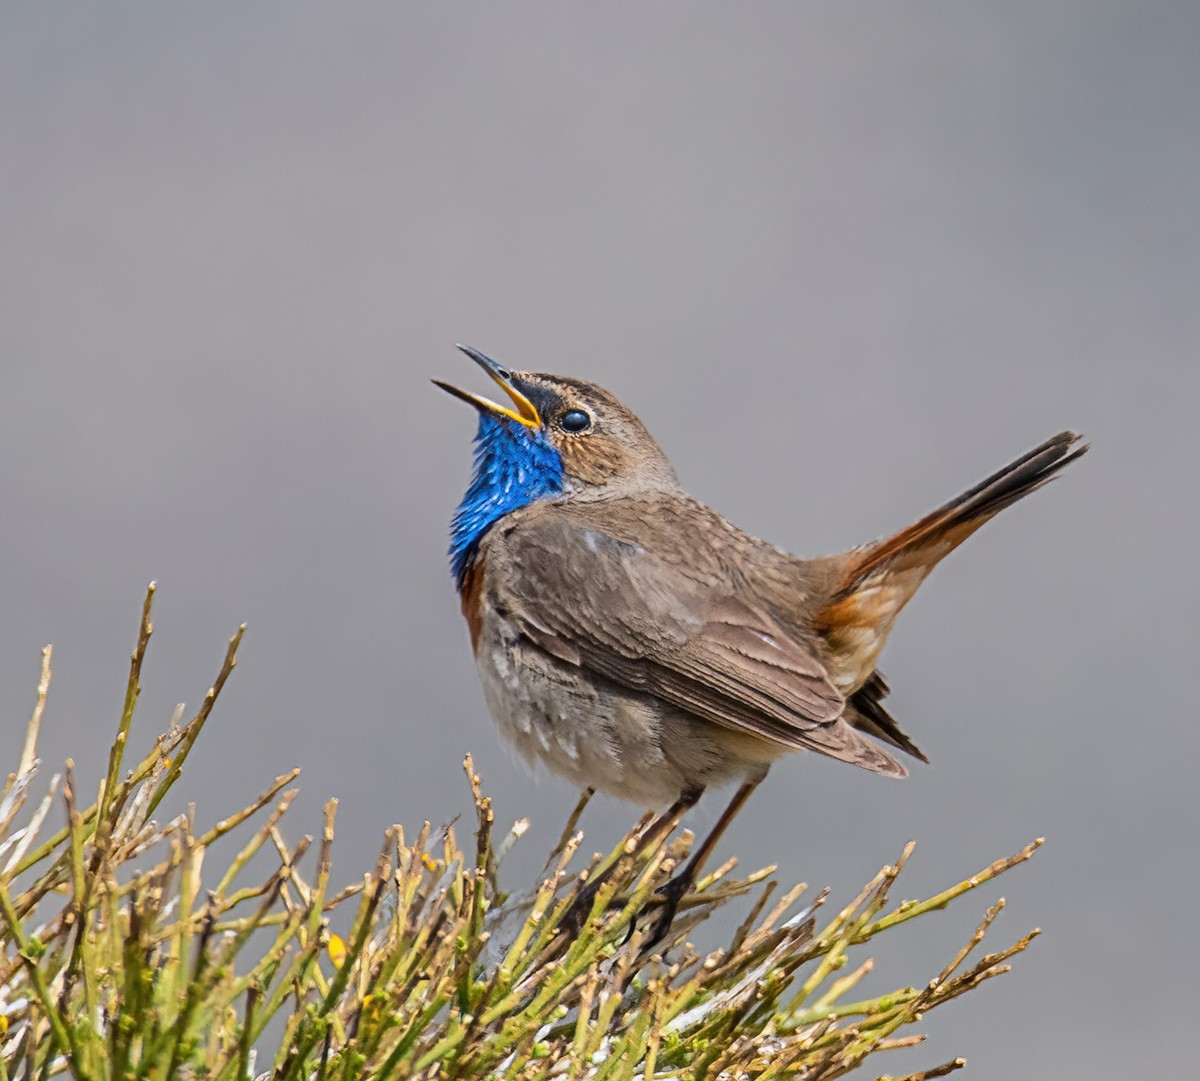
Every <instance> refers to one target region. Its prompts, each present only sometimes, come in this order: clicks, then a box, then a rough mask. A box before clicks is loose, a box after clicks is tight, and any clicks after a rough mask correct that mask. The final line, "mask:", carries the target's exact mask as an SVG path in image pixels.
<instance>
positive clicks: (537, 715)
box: [434, 346, 1087, 921]
mask: <svg viewBox="0 0 1200 1081" xmlns="http://www.w3.org/2000/svg"><path fill="white" fill-rule="evenodd" d="M459 348H460V349H462V351H463V352H464V353H466V354H467V356H469V357H470V358H471V359H472V360H474V361H475V363H476V364H478V365H479V366H480V367H481V368H482V369H483V370H484V371H485V372H486V373H487V374H488V375H489V376H490V377H491V379H492V380H493V381H494V382H495V383H496V384H497V385H498V386H499V387H500V389H501V390H502V391H503V392H504V396H505V397H506V398H507V404H501V403H498V402H494V401H491V400H489V399H487V398H485V397H482V396H480V395H477V394H472V393H470V392H468V391H465V390H460V389H458V388H457V387H453V386H450V385H448V384H446V383H442V382H440V381H438V380H434V382H435V383H437V385H438V386H439V387H441V388H442V389H443V390H446V391H448V392H449V393H451V394H453V395H454V396H455V397H457V398H461V399H462V400H463V401H465V402H468V403H469V404H470V405H472V406H474V407H475V408H476V409H477V410H478V412H479V429H478V432H477V434H476V437H475V443H476V453H475V472H474V477H473V479H472V481H471V484H470V487H469V488H468V489H467V493H466V495H465V497H464V498H463V501H462V503H461V505H460V506H459V508H458V512H457V514H456V515H455V517H454V521H453V524H452V526H451V547H450V557H451V566H452V569H453V574H454V580H455V583H456V585H457V587H458V593H459V597H460V600H461V604H462V611H463V615H464V616H465V617H466V621H467V626H468V628H469V630H470V636H471V645H472V647H473V649H474V652H475V659H476V664H477V667H478V670H479V677H480V680H481V682H482V684H483V693H484V697H485V698H486V700H487V704H488V708H489V710H490V712H491V714H492V716H493V718H494V719H495V721H496V723H497V724H498V725H499V727H500V730H501V731H502V732H503V733H504V735H505V736H506V737H507V738H508V739H509V740H511V741H512V742H513V743H514V744H515V745H516V747H517V749H518V750H519V751H520V752H521V753H522V754H523V755H524V756H525V757H526V758H527V759H531V760H533V761H535V762H541V763H543V764H545V765H546V766H547V767H548V768H549V769H550V770H551V771H553V772H554V773H557V774H560V775H562V776H563V777H565V778H567V779H568V780H570V781H572V782H574V783H575V784H576V785H578V786H580V787H581V788H587V789H599V790H601V791H604V792H608V793H611V794H614V795H617V796H622V797H625V798H626V799H630V800H633V801H636V802H638V803H640V804H642V805H643V806H647V807H664V806H666V805H668V804H669V805H670V808H669V810H668V811H667V812H666V813H665V814H664V815H662V816H661V818H659V819H658V820H657V821H656V823H655V824H654V825H652V826H650V827H648V829H647V830H646V832H645V834H644V835H643V843H645V844H648V843H650V842H652V841H654V840H656V839H657V838H658V837H659V836H661V835H662V833H664V832H665V831H666V830H668V829H669V828H670V826H671V824H672V823H673V822H674V821H675V820H676V819H677V816H678V814H680V813H682V811H683V810H684V809H686V808H687V807H690V806H691V805H692V804H694V803H695V802H696V800H697V799H699V797H700V794H701V793H702V792H703V791H704V790H705V789H706V788H708V787H709V786H710V785H717V784H721V783H723V782H727V781H737V782H740V785H739V787H738V789H737V791H736V793H735V795H734V796H733V799H732V801H731V802H730V804H729V806H728V807H727V808H726V810H725V812H724V813H723V814H722V815H721V817H720V819H719V820H718V822H717V824H716V826H715V827H714V829H713V830H712V831H711V833H710V834H709V837H708V838H707V839H706V840H705V841H704V842H703V844H702V845H701V846H700V848H699V849H698V850H697V851H696V853H695V854H694V855H693V857H692V859H691V861H690V862H689V864H688V866H687V867H686V868H685V869H684V871H683V873H682V874H681V875H679V876H678V877H677V878H676V879H674V880H672V883H669V884H668V886H670V887H671V891H670V893H671V898H672V900H673V904H672V907H671V911H672V912H673V911H674V907H673V906H674V904H677V903H678V898H679V896H681V895H682V893H683V892H684V891H686V889H688V888H689V886H690V883H691V882H692V881H693V880H694V878H695V874H696V871H697V870H698V868H699V867H700V865H701V864H702V863H703V861H704V860H705V859H706V857H707V856H708V855H709V854H710V852H711V850H712V848H713V847H714V845H715V844H716V842H717V839H718V838H719V837H720V835H721V832H722V831H723V830H724V828H725V826H726V825H727V824H728V823H729V821H730V820H731V819H732V818H733V816H734V815H735V814H736V813H737V811H738V809H739V808H740V807H741V805H742V804H743V803H744V802H745V801H746V799H747V798H748V797H749V796H750V794H751V793H752V792H753V790H754V788H755V787H756V786H757V785H758V784H759V783H760V782H761V781H762V779H763V778H764V777H765V776H766V773H767V770H768V769H769V767H770V765H771V763H772V762H774V761H775V759H776V758H778V757H779V756H780V755H782V754H785V753H786V752H788V751H795V750H809V751H817V752H819V753H820V754H823V755H828V756H829V757H830V758H836V759H838V760H839V761H842V762H848V763H850V764H851V765H854V766H860V767H862V768H863V769H868V770H872V771H874V772H876V773H882V774H885V775H887V776H890V777H903V776H904V775H905V774H906V773H907V771H906V770H905V768H904V766H903V765H901V764H900V762H898V761H897V760H896V758H895V757H893V755H892V754H891V753H889V751H888V750H885V749H884V747H883V746H881V745H880V744H883V745H886V747H888V748H890V749H893V750H897V751H902V752H904V753H905V754H907V755H910V756H912V757H914V758H918V759H920V760H921V761H923V762H924V761H927V759H926V758H925V755H924V754H922V753H921V751H920V749H919V748H918V747H917V745H916V744H915V743H913V741H912V740H911V739H910V738H909V737H908V735H907V734H905V732H904V731H903V730H902V729H901V728H900V726H899V724H897V722H896V720H895V719H894V718H893V717H892V715H891V714H890V713H889V712H888V711H887V709H886V708H885V706H884V698H885V697H886V696H887V693H888V685H887V682H886V681H885V680H884V678H883V676H882V675H881V674H880V673H879V672H878V671H877V670H876V668H875V664H876V662H877V661H878V659H879V654H880V651H881V650H882V649H883V646H884V643H885V642H886V641H887V637H888V634H889V633H890V631H891V629H892V623H893V621H894V620H895V618H896V616H897V615H898V614H899V612H900V609H901V608H903V607H904V605H905V604H906V603H907V602H908V600H909V599H910V598H911V597H912V595H913V594H914V593H915V592H916V590H917V587H918V586H919V585H920V584H921V582H923V581H924V579H925V576H926V575H927V574H929V572H930V571H931V570H932V569H933V567H934V566H935V564H937V563H938V562H939V561H940V560H941V559H943V558H944V557H945V556H946V555H948V554H949V553H950V552H951V551H952V550H953V549H954V548H956V547H957V546H958V545H959V544H961V543H962V542H963V541H964V540H966V539H967V537H969V536H970V535H971V534H972V533H974V532H975V530H977V529H978V528H979V527H980V526H981V525H983V523H984V522H986V521H987V520H988V519H989V518H991V517H992V516H993V515H995V514H996V513H998V512H999V511H1001V510H1003V509H1004V508H1005V507H1007V506H1008V505H1009V504H1010V503H1015V502H1016V501H1017V500H1018V499H1020V498H1022V497H1023V496H1025V495H1028V494H1029V493H1030V492H1032V491H1033V490H1034V489H1036V488H1040V487H1041V486H1042V485H1043V484H1045V483H1046V482H1047V481H1049V480H1050V479H1051V478H1052V477H1054V476H1055V475H1056V474H1057V473H1058V472H1059V471H1060V470H1061V469H1062V468H1063V467H1064V466H1066V465H1067V463H1068V462H1071V461H1073V460H1074V459H1076V458H1078V457H1079V456H1080V455H1081V454H1083V453H1084V451H1085V450H1086V449H1087V445H1086V444H1084V443H1083V442H1082V441H1081V440H1080V437H1079V436H1077V435H1076V434H1075V433H1073V432H1061V433H1060V434H1058V435H1056V436H1054V437H1053V438H1051V439H1048V440H1046V442H1045V443H1043V444H1041V446H1038V447H1034V448H1033V450H1031V451H1029V452H1028V453H1026V454H1023V455H1021V457H1019V458H1017V459H1016V460H1015V461H1014V462H1012V463H1011V464H1009V465H1006V466H1005V467H1004V468H1003V469H1001V470H999V471H998V472H996V473H994V474H993V475H992V476H990V477H988V478H987V479H986V480H984V481H982V482H980V483H979V484H977V485H976V486H975V487H974V488H971V489H970V490H969V491H967V492H964V493H963V494H962V495H960V496H959V497H958V498H957V499H953V500H951V501H950V502H949V503H947V504H945V506H942V507H939V508H938V509H937V510H935V511H933V512H932V513H931V514H927V515H926V516H925V517H924V518H921V519H920V520H919V521H917V522H916V523H914V524H913V525H910V526H908V527H907V528H906V529H902V530H900V532H899V533H896V534H894V535H892V536H890V537H886V538H884V539H882V540H876V541H871V542H870V543H868V544H864V545H862V546H861V547H858V548H853V549H851V550H850V551H848V552H845V553H843V554H841V555H833V556H825V557H822V558H819V559H801V558H799V557H797V556H793V555H789V554H788V553H787V552H785V551H783V550H782V549H780V548H776V547H775V546H774V545H771V544H768V543H767V542H765V541H761V540H758V539H757V538H755V537H752V536H750V535H749V534H747V533H744V532H742V530H740V529H738V528H737V527H736V526H734V525H732V524H731V523H729V522H727V521H726V520H725V519H724V518H722V517H721V516H720V515H719V514H717V513H716V511H713V510H711V509H709V508H708V507H706V506H704V504H702V503H699V502H697V501H696V500H695V499H692V498H691V497H690V496H688V494H687V493H686V492H685V491H684V490H683V488H681V487H680V484H679V481H678V480H677V479H676V476H675V470H674V469H672V468H671V463H670V462H668V461H667V456H666V455H665V454H664V453H663V451H662V450H661V448H660V447H659V446H658V444H657V443H656V442H655V441H654V439H653V437H652V436H651V435H650V433H649V432H648V431H647V430H646V427H645V425H643V424H642V422H641V421H640V420H639V419H638V418H637V416H636V415H635V414H634V413H633V411H632V410H630V409H629V408H628V407H627V406H625V405H623V404H622V403H621V402H619V401H618V400H617V399H616V398H615V397H613V395H612V394H610V393H609V392H608V391H606V390H602V389H601V388H600V387H597V386H594V385H592V384H591V383H584V382H582V381H580V380H578V379H568V378H565V377H562V376H555V375H545V374H541V373H530V372H515V371H510V370H509V369H507V368H504V367H502V366H501V365H500V364H497V363H496V362H495V361H494V360H491V359H489V358H488V357H486V356H484V355H483V354H482V353H480V352H477V351H476V350H474V349H469V348H467V347H465V346H459ZM667 919H668V921H669V919H670V917H669V916H668V917H667Z"/></svg>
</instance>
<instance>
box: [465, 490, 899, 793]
mask: <svg viewBox="0 0 1200 1081" xmlns="http://www.w3.org/2000/svg"><path fill="white" fill-rule="evenodd" d="M628 532H629V533H633V532H634V531H628ZM504 533H505V537H504V539H503V540H502V541H501V543H500V544H499V545H498V546H497V548H493V549H490V550H489V554H488V568H489V575H491V574H492V573H495V572H496V571H499V572H500V574H499V576H498V578H499V580H500V581H503V582H504V583H505V589H504V593H505V596H504V601H505V604H506V606H507V607H508V608H509V610H510V614H511V617H512V618H513V619H515V620H516V621H517V623H518V625H519V626H520V627H521V629H522V633H523V634H524V635H525V636H526V637H527V638H528V639H529V640H530V641H532V642H534V643H535V644H536V645H538V646H539V647H541V648H542V649H544V650H546V652H548V653H550V654H551V655H553V656H555V657H557V658H558V659H560V660H562V661H564V662H566V663H569V664H575V665H580V666H582V667H584V668H587V669H588V670H590V671H593V672H595V673H597V674H598V675H601V676H604V677H605V678H607V679H609V680H612V681H613V682H615V683H617V684H620V685H622V686H625V687H628V688H630V689H632V690H636V691H642V692H646V693H649V694H653V695H656V696H658V697H660V698H663V699H665V700H666V701H668V702H671V703H672V704H673V705H676V706H678V707H679V708H681V709H684V710H687V711H688V712H691V713H693V714H695V715H697V716H699V717H703V718H705V719H706V720H709V721H712V722H714V723H716V724H720V725H723V726H725V727H727V728H731V729H735V730H738V731H742V732H747V733H752V734H753V735H756V736H758V737H760V738H763V739H766V740H771V741H774V742H775V743H778V744H780V745H781V746H782V747H786V748H807V749H810V750H816V751H820V752H822V753H824V754H828V755H831V756H832V757H834V758H839V759H842V760H844V761H847V762H851V763H853V764H855V765H860V766H863V767H864V768H867V769H872V770H875V771H877V772H883V773H892V774H903V772H904V770H903V767H901V766H900V765H899V764H898V763H896V762H895V761H894V760H893V759H892V758H891V757H890V756H889V755H887V754H886V753H884V752H883V751H882V750H880V749H879V748H878V747H877V746H876V745H875V744H873V743H871V742H869V741H868V740H866V739H863V738H862V737H861V736H859V735H858V734H857V733H856V732H854V730H853V729H852V728H850V726H849V725H848V724H847V723H846V722H845V721H844V720H843V719H842V714H843V712H844V710H845V706H846V703H845V699H844V698H843V696H842V695H841V693H840V692H839V691H838V690H837V688H836V687H835V686H834V685H833V683H832V681H831V680H830V679H829V676H828V674H827V673H826V671H825V668H824V665H823V664H822V662H821V658H820V656H819V654H818V652H817V649H816V647H815V645H814V644H813V643H812V642H807V641H803V640H800V639H798V638H797V636H796V634H795V632H794V631H793V632H792V633H789V632H788V631H787V630H786V629H785V628H784V627H783V626H781V624H780V623H779V622H778V621H777V620H776V619H775V618H774V617H773V616H772V615H771V614H770V613H769V612H768V611H766V610H765V609H764V608H763V607H762V606H760V605H757V604H755V603H754V602H753V600H752V599H751V598H749V597H747V596H741V595H739V588H738V585H737V583H736V581H735V580H734V579H733V578H732V577H731V576H730V575H729V574H728V573H727V572H726V571H725V570H724V569H723V563H722V559H721V553H720V552H717V551H713V550H711V549H706V548H705V547H704V546H703V542H702V539H701V538H700V537H695V538H692V537H689V547H688V552H687V555H688V559H687V561H686V562H678V563H673V562H668V561H667V560H666V559H664V558H662V557H661V556H659V555H656V554H655V553H654V552H652V551H650V550H648V548H647V547H646V546H643V545H642V544H639V543H634V542H633V541H631V540H627V539H623V538H622V537H621V536H620V535H619V534H618V532H617V531H614V530H612V529H611V528H601V526H600V525H599V524H598V523H596V522H595V521H593V520H590V519H589V515H588V514H587V512H586V511H584V512H579V511H577V510H575V509H573V508H568V507H565V506H562V505H558V506H551V507H548V508H546V509H545V510H543V511H542V512H541V513H537V514H529V515H525V516H523V518H522V519H521V520H520V521H519V522H518V523H516V524H514V526H513V527H512V528H510V529H507V530H505V531H504ZM636 533H638V534H639V535H643V536H644V535H645V533H646V524H645V521H644V520H643V521H642V523H641V528H640V529H638V530H637V531H636ZM672 540H674V541H675V543H676V544H677V543H678V537H677V536H676V537H673V538H672ZM497 549H498V550H497ZM740 592H741V593H743V594H744V593H745V590H744V589H742V590H741V591H740Z"/></svg>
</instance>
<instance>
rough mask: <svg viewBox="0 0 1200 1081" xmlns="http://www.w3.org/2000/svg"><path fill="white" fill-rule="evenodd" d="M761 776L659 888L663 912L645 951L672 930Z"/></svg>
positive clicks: (750, 782) (747, 786) (741, 792)
mask: <svg viewBox="0 0 1200 1081" xmlns="http://www.w3.org/2000/svg"><path fill="white" fill-rule="evenodd" d="M764 776H766V774H765V773H764V774H762V775H760V776H757V777H753V778H751V779H750V780H747V781H745V782H743V784H742V785H741V787H740V788H738V790H737V791H736V792H735V793H734V794H733V799H731V800H730V801H729V806H727V807H726V808H725V810H724V811H722V812H721V817H720V818H718V819H717V824H716V825H715V826H713V828H712V829H711V830H710V831H709V834H708V836H707V837H705V838H704V842H703V844H701V845H700V847H699V848H698V849H696V851H695V853H694V854H693V856H692V858H691V859H690V860H688V863H687V866H686V867H684V869H683V870H682V871H680V872H679V874H677V875H676V876H675V877H674V878H672V879H671V880H670V881H669V882H667V883H665V884H664V885H662V886H659V888H658V891H657V892H658V893H659V894H660V895H661V896H662V898H663V907H662V911H661V912H660V913H659V915H658V919H657V920H655V922H654V931H653V933H652V934H651V935H650V938H649V939H647V940H646V945H645V946H644V947H643V949H649V948H650V947H652V946H656V945H658V943H660V942H661V941H662V940H663V939H664V938H665V937H666V934H667V932H668V931H669V930H670V929H671V922H672V921H673V920H674V919H675V913H676V912H677V911H678V910H679V902H680V901H681V900H683V897H684V895H685V894H686V893H687V892H688V890H690V889H691V888H692V887H693V886H694V885H695V884H696V876H697V875H698V874H699V873H700V868H701V867H703V866H704V863H705V861H706V860H707V859H708V857H709V856H711V855H712V851H713V849H714V848H716V847H717V842H718V841H720V839H721V834H723V833H724V832H725V830H726V828H727V827H728V826H729V823H730V822H732V821H733V820H734V817H735V816H736V815H737V813H738V811H740V810H741V809H742V804H744V803H745V802H746V800H748V799H749V798H750V796H751V793H753V792H754V790H755V789H756V788H757V787H758V786H759V784H760V782H761V781H762V779H763V777H764Z"/></svg>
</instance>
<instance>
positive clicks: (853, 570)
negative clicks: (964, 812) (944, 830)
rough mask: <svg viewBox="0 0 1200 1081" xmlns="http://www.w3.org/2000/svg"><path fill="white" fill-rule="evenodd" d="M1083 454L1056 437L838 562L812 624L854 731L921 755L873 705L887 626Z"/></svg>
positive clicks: (1075, 440) (1067, 435)
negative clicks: (946, 566)
mask: <svg viewBox="0 0 1200 1081" xmlns="http://www.w3.org/2000/svg"><path fill="white" fill-rule="evenodd" d="M1086 450H1087V444H1086V443H1084V442H1082V440H1081V438H1080V437H1079V436H1078V435H1076V434H1075V433H1074V432H1060V433H1059V434H1058V435H1056V436H1054V437H1053V438H1052V439H1047V440H1046V442H1045V443H1043V444H1041V446H1038V447H1034V448H1033V450H1031V451H1029V452H1028V453H1027V454H1023V455H1021V457H1020V458H1018V459H1016V461H1014V462H1011V463H1010V464H1008V465H1006V466H1005V467H1004V468H1003V469H1001V470H999V471H998V472H996V473H993V474H992V475H991V476H990V477H988V478H987V479H986V480H983V481H981V482H980V483H979V484H977V485H975V487H974V488H971V489H970V490H969V491H966V492H964V493H963V494H962V495H960V496H959V497H958V498H957V499H953V500H951V501H950V502H949V503H947V504H945V505H944V506H942V507H939V508H938V509H937V510H935V511H933V512H932V513H931V514H927V515H926V516H925V517H924V518H922V519H920V521H918V522H915V523H913V524H912V525H910V526H908V527H907V528H906V529H902V530H900V532H899V533H896V534H894V535H893V536H890V537H886V538H884V539H883V540H879V541H875V542H873V543H871V544H868V545H864V546H863V547H862V548H858V549H855V550H854V551H852V552H849V553H847V554H846V556H844V557H843V560H844V562H843V566H842V571H841V575H840V584H839V585H838V586H837V587H836V588H835V589H834V590H833V591H832V593H831V594H830V597H829V600H828V601H827V602H826V603H825V605H824V606H823V607H822V608H821V610H820V612H819V613H818V614H817V617H816V626H817V629H818V630H819V631H820V632H821V633H822V634H823V635H824V636H825V640H826V643H827V644H828V646H829V649H830V659H829V671H830V674H831V676H832V677H833V679H834V682H835V683H836V684H837V686H838V689H839V690H840V691H842V693H843V694H845V695H846V696H847V698H848V699H849V705H850V706H851V707H853V708H854V718H853V719H852V721H851V723H852V724H854V726H855V727H857V728H861V729H862V730H864V731H867V732H870V733H871V734H872V735H875V736H877V737H879V738H880V739H883V740H885V741H886V742H888V743H891V744H892V745H893V746H895V747H899V748H900V749H901V750H904V751H907V752H908V753H909V754H916V756H917V757H921V755H920V752H919V751H918V750H917V749H916V747H915V746H913V745H912V743H911V741H910V740H909V739H908V737H907V736H905V735H904V733H903V732H902V731H901V730H900V728H899V726H898V725H897V724H896V722H895V720H894V719H893V718H892V717H891V716H890V715H889V714H888V713H887V711H886V710H885V709H884V708H883V706H882V705H881V699H882V698H883V696H884V695H885V694H886V693H887V690H886V684H883V683H882V681H881V682H880V685H879V686H878V687H874V685H873V684H870V683H869V681H870V679H871V677H872V675H873V673H874V672H875V662H876V661H877V660H878V658H879V654H880V651H881V650H882V649H883V646H884V643H885V642H886V641H887V636H888V634H889V632H890V631H891V628H892V623H893V621H894V620H895V618H896V616H897V614H898V613H899V612H900V610H901V609H902V608H903V607H904V605H905V604H907V603H908V601H909V600H910V598H911V597H912V595H913V594H914V593H915V592H916V591H917V587H918V586H920V584H921V583H922V582H923V581H924V580H925V577H926V575H928V574H929V572H930V571H931V570H933V568H934V567H935V566H936V565H937V564H938V563H939V562H940V561H941V560H942V559H943V558H944V557H945V556H947V555H949V553H950V552H952V551H953V550H954V549H955V548H957V547H958V546H959V545H960V544H961V543H962V542H963V541H964V540H966V539H967V537H969V536H970V535H971V534H972V533H974V532H975V530H977V529H978V528H979V527H980V526H981V525H983V523H984V522H986V521H988V520H989V519H990V518H992V517H994V516H995V515H996V514H998V513H999V512H1000V511H1002V510H1003V509H1004V508H1005V507H1007V506H1009V505H1010V504H1011V503H1015V502H1016V501H1017V500H1018V499H1020V498H1022V497H1023V496H1026V495H1028V494H1029V493H1030V492H1032V491H1034V490H1036V489H1038V488H1040V487H1041V486H1042V485H1043V484H1046V483H1048V482H1049V481H1051V480H1053V479H1054V477H1055V476H1056V475H1057V474H1058V473H1059V471H1060V470H1062V469H1063V468H1064V467H1065V466H1066V465H1067V463H1069V462H1072V461H1074V460H1075V459H1076V458H1078V457H1079V456H1080V455H1081V454H1083V453H1084V452H1085V451H1086ZM855 695H861V697H859V698H857V699H856V698H855V697H854V696H855Z"/></svg>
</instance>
